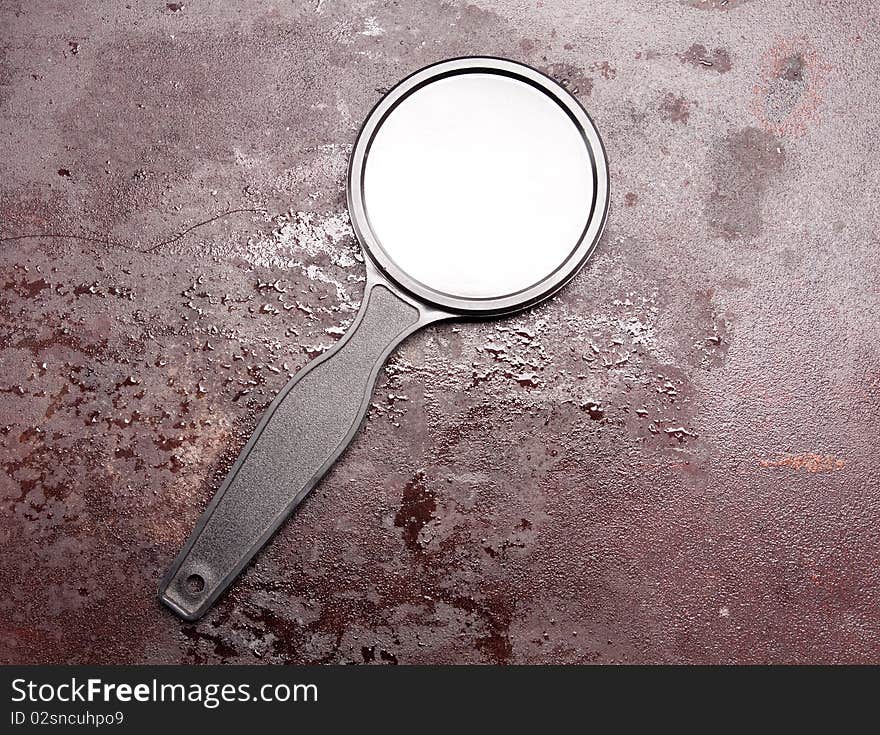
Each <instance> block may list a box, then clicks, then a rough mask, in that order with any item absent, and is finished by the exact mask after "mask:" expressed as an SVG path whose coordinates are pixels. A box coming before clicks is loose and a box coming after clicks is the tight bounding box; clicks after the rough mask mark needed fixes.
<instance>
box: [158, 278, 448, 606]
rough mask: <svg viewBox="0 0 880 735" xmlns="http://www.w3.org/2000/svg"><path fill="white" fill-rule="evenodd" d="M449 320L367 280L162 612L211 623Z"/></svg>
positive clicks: (245, 468)
mask: <svg viewBox="0 0 880 735" xmlns="http://www.w3.org/2000/svg"><path fill="white" fill-rule="evenodd" d="M443 316H445V315H443V314H441V313H439V312H434V311H432V310H430V309H427V308H425V307H421V306H417V305H416V303H414V302H412V301H410V300H408V299H406V298H404V297H403V296H401V295H400V294H398V293H397V292H396V291H394V290H393V289H392V287H390V286H389V285H387V284H385V283H384V282H382V281H381V280H379V279H378V277H376V276H375V275H371V277H369V278H368V281H367V287H366V291H365V293H364V301H363V304H362V306H361V310H360V312H359V313H358V315H357V318H356V319H355V321H354V323H353V324H352V326H351V328H350V329H349V330H348V332H347V333H346V334H345V336H344V337H343V338H342V339H341V340H340V342H339V343H338V344H337V345H336V346H335V347H334V348H333V350H331V351H329V352H327V353H325V354H324V355H322V356H321V357H320V358H318V359H316V360H314V361H313V362H311V363H309V364H308V365H307V366H306V367H305V368H303V369H302V370H301V371H300V372H299V373H298V374H297V375H295V376H294V378H293V379H292V380H291V381H290V382H289V383H288V384H287V385H286V386H285V387H284V389H283V390H282V391H281V393H279V394H278V397H277V398H276V399H275V401H274V402H273V403H272V405H271V406H270V407H269V409H268V411H266V414H265V415H264V416H263V418H262V420H261V421H260V424H259V426H257V429H256V431H255V432H254V435H253V436H252V437H251V439H250V441H249V442H248V443H247V446H245V448H244V450H243V451H242V453H241V455H240V456H239V458H238V460H237V461H236V463H235V466H234V467H233V468H232V470H231V471H230V473H229V475H228V476H227V477H226V480H225V481H224V482H223V485H222V486H221V487H220V489H219V490H218V491H217V494H216V495H215V496H214V499H213V500H212V501H211V504H210V505H209V506H208V508H207V509H206V510H205V512H204V513H203V514H202V517H201V518H200V519H199V522H198V524H197V525H196V527H195V529H194V530H193V532H192V534H191V535H190V537H189V539H188V541H187V542H186V544H185V546H184V547H183V550H182V551H181V552H180V554H179V555H178V557H177V559H176V560H175V562H174V564H173V565H172V566H171V568H170V569H169V570H168V573H167V574H166V575H165V578H164V579H163V580H162V583H161V584H160V586H159V597H160V599H161V600H162V602H164V603H165V604H166V605H168V607H170V608H171V609H172V610H174V612H175V613H177V614H178V615H180V616H181V617H182V618H184V619H186V620H197V619H198V618H200V617H201V616H202V615H204V614H205V612H206V611H207V609H208V608H209V607H210V606H211V604H212V603H213V602H214V601H215V600H216V599H217V597H219V596H220V594H222V592H223V591H224V590H225V589H226V588H227V587H228V586H229V585H230V584H231V582H232V581H233V580H234V579H235V577H236V576H237V575H238V573H239V572H240V571H241V570H242V569H243V568H244V567H245V566H246V565H247V563H248V562H249V561H250V560H251V558H252V557H253V556H254V554H256V553H257V551H259V549H260V548H261V547H262V546H263V544H265V543H266V541H267V540H268V539H269V538H270V537H271V536H272V534H273V533H274V532H275V531H276V530H277V529H278V527H279V526H280V525H281V524H282V523H283V522H284V520H285V519H286V518H287V516H289V515H290V514H291V513H292V512H293V510H294V508H296V506H297V505H299V503H300V502H301V501H302V499H303V498H304V497H305V496H306V495H307V494H308V493H309V491H310V490H311V489H312V488H313V487H314V486H315V485H316V484H317V483H318V481H319V480H320V479H321V477H322V476H323V475H324V473H325V472H326V471H327V470H328V469H329V468H330V465H332V464H333V462H334V461H335V460H336V458H337V457H338V456H339V455H340V454H341V453H342V452H343V450H344V449H345V447H346V446H347V445H348V443H349V442H350V441H351V439H352V437H353V436H354V434H355V432H356V431H357V429H358V427H359V426H360V424H361V422H362V421H363V418H364V416H365V415H366V412H367V407H368V406H369V404H370V395H371V393H372V390H373V386H374V384H375V382H376V375H377V374H378V372H379V368H380V367H381V366H382V364H383V363H384V362H385V358H386V357H387V356H388V354H389V353H390V352H391V350H392V349H394V347H395V346H396V345H397V344H398V343H399V342H400V341H401V340H403V339H404V337H406V336H407V335H409V334H410V333H412V332H413V331H415V330H416V329H418V328H419V327H420V326H422V325H424V324H427V323H428V322H432V321H435V320H437V319H439V318H442V317H443Z"/></svg>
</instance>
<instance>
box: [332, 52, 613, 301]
mask: <svg viewBox="0 0 880 735" xmlns="http://www.w3.org/2000/svg"><path fill="white" fill-rule="evenodd" d="M474 73H488V74H499V75H503V76H508V77H512V78H514V79H517V80H519V81H522V82H525V83H527V84H529V85H531V86H533V87H535V88H537V89H538V90H540V91H541V92H543V93H545V94H546V95H548V96H549V97H550V98H551V99H553V100H554V101H555V102H556V103H557V104H558V105H559V106H560V107H562V108H563V110H564V111H565V112H566V113H567V114H568V117H569V118H570V119H571V121H572V123H573V124H574V125H575V126H576V127H577V128H578V129H579V131H580V133H581V135H582V136H583V138H584V142H585V143H586V148H587V151H588V153H589V155H590V160H591V162H592V167H593V184H594V186H593V201H592V208H591V211H590V214H589V217H588V218H587V224H586V226H585V227H584V230H583V232H582V233H581V237H580V239H579V240H578V241H577V243H576V244H575V245H574V246H573V247H572V250H571V252H570V253H569V255H568V257H567V258H566V259H565V260H564V261H563V262H562V263H560V264H559V266H558V267H557V268H556V270H554V271H553V272H552V273H550V274H549V275H547V276H546V277H545V278H543V279H541V280H540V281H538V282H537V283H535V284H533V285H531V286H529V287H527V288H525V289H523V290H521V291H518V292H516V293H512V294H508V295H505V296H500V297H489V298H473V297H462V296H456V295H454V294H449V293H445V292H443V291H438V290H436V289H433V288H431V287H430V286H428V285H427V284H424V283H422V282H421V281H418V280H416V279H414V278H412V277H411V276H410V275H408V274H407V273H406V272H405V271H403V270H402V269H401V268H400V267H399V266H398V265H397V264H396V263H395V262H394V260H393V259H392V258H391V257H390V256H389V255H388V253H387V252H386V251H385V250H384V249H383V248H382V244H381V242H380V241H379V239H378V238H377V237H376V235H375V233H374V232H373V229H372V227H371V225H370V220H369V217H368V215H367V211H366V206H365V203H364V189H363V187H364V168H365V166H366V162H367V158H368V156H369V152H370V146H371V145H372V142H373V140H374V138H375V137H376V133H377V132H378V130H379V128H380V127H381V125H382V123H383V122H384V121H385V119H386V118H387V117H388V115H389V114H390V113H391V112H392V111H393V110H394V108H395V107H396V106H397V105H398V104H400V103H401V102H402V101H403V100H404V99H406V98H407V97H408V96H409V95H410V94H412V93H413V92H415V91H416V90H418V89H420V88H422V87H424V86H425V85H427V84H430V83H431V82H435V81H438V80H440V79H444V78H446V77H450V76H455V75H458V74H474ZM608 194H609V181H608V161H607V158H606V155H605V147H604V146H603V144H602V139H601V138H600V137H599V133H598V131H597V130H596V127H595V126H594V125H593V121H592V120H591V119H590V116H589V115H588V114H587V112H586V110H585V109H584V108H583V106H582V105H581V104H580V102H578V101H577V99H575V98H574V97H573V96H572V95H571V94H570V93H569V92H568V91H567V90H566V89H565V88H564V87H562V86H561V85H560V84H558V83H557V82H556V81H554V80H553V79H551V78H550V77H548V76H547V75H546V74H543V73H542V72H539V71H538V70H537V69H533V68H532V67H530V66H526V65H525V64H520V63H518V62H515V61H509V60H507V59H499V58H494V57H490V56H469V57H463V58H459V59H450V60H448V61H441V62H439V63H437V64H432V65H431V66H427V67H425V68H423V69H420V70H419V71H417V72H415V73H413V74H411V75H410V76H408V77H407V78H406V79H404V80H403V81H402V82H400V83H399V84H398V85H397V86H395V87H394V88H393V89H391V90H390V91H389V92H388V93H387V94H386V95H385V96H384V97H383V98H382V99H381V100H380V101H379V102H378V103H377V104H376V106H375V107H373V109H372V110H371V111H370V114H369V115H367V118H366V120H365V121H364V124H363V125H362V126H361V129H360V132H359V133H358V137H357V141H356V142H355V145H354V149H353V150H352V154H351V160H350V162H349V168H348V187H347V196H348V211H349V215H350V216H351V222H352V226H353V228H354V231H355V234H356V235H357V238H358V240H359V241H360V244H361V246H362V248H363V249H364V251H365V252H366V254H367V255H368V257H369V258H370V259H371V260H372V261H373V263H375V265H376V266H377V267H378V268H379V270H380V271H381V272H382V273H383V274H384V275H385V276H386V277H387V278H389V279H390V280H391V281H392V282H393V283H395V284H397V285H398V286H399V287H401V288H402V289H403V290H404V291H406V292H409V293H410V294H412V295H413V296H415V297H416V298H418V299H419V300H421V301H424V302H427V303H429V304H433V305H435V306H437V307H440V308H442V309H444V310H446V311H451V312H455V313H460V314H472V315H491V314H503V313H507V312H512V311H517V310H519V309H523V308H526V307H527V306H530V305H532V304H535V303H537V302H539V301H542V300H544V299H546V298H547V297H549V296H551V295H553V294H554V293H555V292H556V291H557V290H559V289H560V288H562V286H564V285H565V284H566V283H567V282H568V281H569V280H570V279H571V278H572V277H573V276H574V275H575V274H576V273H577V272H578V271H579V270H580V268H581V266H583V264H584V263H585V262H586V261H587V260H588V259H589V257H590V255H591V254H592V252H593V250H594V248H595V247H596V243H597V242H598V241H599V238H600V237H601V235H602V230H603V229H604V227H605V220H606V218H607V214H608V202H609V196H608Z"/></svg>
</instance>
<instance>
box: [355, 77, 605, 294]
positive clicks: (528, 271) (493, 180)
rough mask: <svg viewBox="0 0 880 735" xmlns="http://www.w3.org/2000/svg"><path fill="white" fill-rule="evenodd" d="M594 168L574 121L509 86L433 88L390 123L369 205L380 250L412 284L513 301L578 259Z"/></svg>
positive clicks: (368, 183) (366, 191) (379, 140)
mask: <svg viewBox="0 0 880 735" xmlns="http://www.w3.org/2000/svg"><path fill="white" fill-rule="evenodd" d="M592 173H593V165H592V162H591V159H590V152H589V148H588V147H587V144H586V142H585V140H584V137H583V134H582V132H581V130H580V129H579V127H578V126H577V125H576V124H575V121H574V120H572V118H571V117H570V116H569V114H568V112H567V111H566V110H565V109H564V108H563V107H562V106H560V105H559V104H558V102H557V101H556V100H554V99H553V98H552V97H551V96H549V95H548V94H547V93H546V92H544V91H543V90H541V89H538V88H536V87H534V86H532V85H531V84H529V83H527V82H525V81H522V80H519V79H514V78H512V77H508V76H504V75H502V74H488V73H468V74H456V75H453V76H449V77H445V78H441V79H438V80H434V81H432V82H430V83H428V84H426V85H424V86H422V87H421V88H419V89H417V90H416V91H414V92H412V93H411V94H410V95H408V96H407V97H405V98H404V99H403V100H402V101H401V102H400V103H399V104H398V105H396V106H395V107H394V108H393V109H392V110H391V111H390V112H389V113H388V115H387V116H386V118H385V119H384V120H383V121H382V122H381V124H380V125H379V127H378V130H377V132H376V135H375V137H374V139H373V141H372V144H371V146H370V149H369V153H368V155H367V158H366V164H365V168H364V177H363V196H364V204H365V209H366V215H367V218H368V219H369V223H370V227H371V228H372V231H373V233H374V234H375V236H376V239H377V241H378V243H379V245H380V247H381V248H382V250H384V251H385V254H386V255H387V257H388V258H389V259H390V260H391V261H393V262H394V263H395V264H396V265H397V267H399V268H400V269H401V270H402V271H403V272H404V273H406V274H407V275H408V276H409V277H411V278H413V279H415V280H416V281H418V282H420V283H421V284H423V285H424V286H426V287H428V288H430V289H433V290H435V291H439V292H441V293H444V294H447V295H450V296H454V297H461V298H476V299H494V298H499V297H504V296H510V295H512V294H516V293H517V292H519V291H522V290H524V289H526V288H529V287H530V286H533V285H534V284H536V283H538V282H540V281H542V280H543V279H545V278H547V277H548V276H549V275H550V274H552V273H553V272H554V271H555V270H556V269H558V268H559V267H561V265H562V264H564V263H565V262H566V260H567V259H568V258H569V256H570V255H571V254H572V253H573V252H574V251H575V249H576V247H577V245H578V243H579V241H580V240H581V238H582V236H583V233H584V230H585V228H586V227H587V224H588V222H589V219H590V216H591V212H592V204H593V194H594V182H593V176H592Z"/></svg>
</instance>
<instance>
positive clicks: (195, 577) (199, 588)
mask: <svg viewBox="0 0 880 735" xmlns="http://www.w3.org/2000/svg"><path fill="white" fill-rule="evenodd" d="M185 586H186V591H187V592H189V593H190V594H191V595H198V594H201V593H202V592H203V591H204V589H205V578H204V577H203V576H202V575H201V574H190V575H189V576H188V577H187V578H186V582H185Z"/></svg>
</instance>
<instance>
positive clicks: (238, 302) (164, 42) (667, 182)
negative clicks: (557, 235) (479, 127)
mask: <svg viewBox="0 0 880 735" xmlns="http://www.w3.org/2000/svg"><path fill="white" fill-rule="evenodd" d="M178 7H180V6H179V5H177V4H168V5H166V4H164V3H151V4H150V3H136V2H129V3H126V4H112V5H102V4H97V5H96V4H87V3H80V2H70V3H64V4H58V3H35V2H30V3H24V2H22V3H18V4H17V3H14V2H13V3H9V2H7V3H3V5H2V11H0V12H2V22H0V29H2V30H0V33H2V43H0V150H2V160H3V162H4V163H3V177H2V180H0V222H2V225H0V227H2V235H3V236H6V237H19V236H24V235H34V234H43V235H44V236H43V237H37V238H30V237H28V238H24V239H16V240H4V241H3V242H2V249H0V258H2V268H3V270H2V273H3V292H2V302H0V317H2V332H0V340H2V352H0V354H2V367H3V371H2V385H0V390H2V394H0V409H2V419H0V427H2V436H3V447H2V453H3V456H2V465H3V474H2V476H0V481H2V503H3V513H2V517H0V518H2V520H0V546H2V549H0V589H2V590H3V592H4V594H3V599H2V601H0V659H2V661H3V662H19V663H23V662H27V663H37V662H43V661H76V662H128V661H143V662H147V661H157V662H178V661H185V662H195V661H229V662H255V663H256V662H282V661H289V662H316V661H333V662H368V663H393V662H395V661H396V662H400V663H410V662H444V661H474V662H484V661H488V662H495V661H499V662H539V661H590V662H610V661H694V662H716V661H741V662H766V661H789V662H794V661H823V662H824V661H851V662H858V661H876V660H877V659H878V658H880V655H878V653H880V634H878V630H877V619H878V612H880V610H878V607H880V591H878V571H877V569H878V564H877V561H878V557H880V534H878V530H877V529H878V520H880V494H878V491H877V483H878V470H877V467H878V466H880V463H878V456H877V441H876V437H877V433H878V428H880V427H878V423H880V422H878V411H877V407H878V399H880V354H878V347H877V345H878V343H880V341H878V333H877V331H878V330H877V327H876V325H875V324H874V320H873V316H874V315H875V314H876V313H878V268H880V266H878V262H877V257H876V253H877V235H876V229H877V227H876V226H877V220H878V204H877V202H878V201H880V199H878V197H877V187H878V181H877V175H876V171H877V170H878V169H880V160H878V157H880V153H878V148H877V146H876V130H877V126H878V122H880V120H878V113H877V107H876V104H875V102H876V84H877V54H876V41H875V39H876V36H877V14H876V13H877V11H876V9H874V8H873V7H872V6H871V4H869V3H843V2H820V1H819V0H814V1H813V2H805V1H803V0H793V1H792V2H788V3H760V2H755V1H752V2H749V1H747V0H730V1H729V2H727V3H724V2H719V1H718V0H705V2H702V1H701V0H687V1H683V2H666V1H664V2H660V1H659V0H657V1H655V2H643V3H628V2H619V0H613V1H612V0H597V1H596V2H591V3H589V4H586V5H585V4H584V3H582V2H574V0H572V1H571V2H567V1H562V2H553V3H551V2H544V3H540V2H533V3H519V2H480V3H478V4H467V5H465V4H459V3H450V4H437V3H431V2H402V3H398V4H393V3H389V4H384V3H368V2H359V3H351V4H341V3H334V2H331V1H330V0H323V2H320V1H319V2H315V3H306V4H299V3H277V4H272V3H265V2H254V3H248V4H247V6H246V7H245V6H244V5H241V6H239V7H237V8H235V9H230V8H229V7H228V4H226V3H219V2H214V3H212V2H199V3H192V4H190V3H185V4H183V6H182V9H179V10H176V8H178ZM470 53H490V54H495V55H500V56H508V57H511V58H514V59H519V60H522V61H524V62H526V63H529V64H532V65H534V66H536V67H537V68H539V69H541V70H543V71H546V72H547V73H549V74H551V75H552V76H554V77H555V78H556V79H558V80H560V81H561V82H563V83H564V84H565V85H567V86H568V88H569V89H570V90H572V91H573V92H574V93H575V94H576V96H577V97H578V98H579V99H581V100H582V101H583V103H584V104H585V106H586V107H587V109H588V110H589V111H590V113H591V115H592V116H593V118H594V119H595V121H596V125H597V127H598V128H599V129H600V130H601V131H602V133H603V138H604V141H605V143H606V146H607V149H608V156H609V161H610V168H611V178H612V181H613V182H614V185H613V188H612V200H613V201H612V210H611V216H610V220H609V225H608V228H607V230H606V234H605V236H604V238H603V240H602V241H601V242H600V244H599V247H598V248H597V250H596V253H595V256H594V258H593V259H592V260H591V261H590V263H589V264H588V266H587V267H586V268H585V269H584V271H582V272H581V274H579V275H578V277H577V278H575V279H574V280H573V281H572V283H570V284H569V285H568V286H567V287H566V288H565V289H564V290H563V291H562V292H560V294H559V295H558V296H557V297H555V298H554V299H552V300H551V301H550V302H548V303H547V304H545V305H542V306H539V307H537V308H535V309H534V310H532V311H530V312H528V313H526V314H523V315H520V316H517V317H513V318H510V319H508V320H506V321H502V322H499V323H489V322H487V323H478V324H462V325H452V324H442V325H438V326H435V327H429V328H428V329H427V330H424V331H422V332H420V333H418V334H417V335H415V336H414V337H412V338H410V339H409V340H407V341H406V342H405V343H404V344H403V346H402V347H401V349H400V350H398V351H397V352H396V353H395V354H394V355H393V356H392V358H391V360H390V363H389V365H388V367H387V369H386V370H385V371H384V372H383V374H382V375H380V378H379V384H378V387H377V393H376V394H375V396H374V401H375V405H374V406H373V407H372V409H371V411H370V413H369V416H368V419H367V422H366V424H365V426H364V428H363V430H362V431H361V433H360V434H359V435H358V436H357V437H356V439H355V441H354V442H353V444H352V446H351V447H350V449H349V451H348V452H347V453H346V455H345V457H344V459H343V461H342V462H341V463H338V464H337V465H336V466H335V467H334V468H333V469H332V470H331V471H330V473H329V474H328V475H327V477H326V478H325V480H324V481H323V483H322V484H321V485H320V486H319V487H318V488H317V490H316V491H315V492H314V493H313V494H312V495H311V496H310V498H309V499H308V500H307V501H306V502H305V503H304V504H303V505H302V506H301V508H300V510H299V512H298V514H297V519H296V522H295V523H293V524H288V525H287V526H286V527H285V528H284V529H283V530H282V531H281V532H280V534H279V535H278V536H277V537H276V539H275V541H274V543H273V544H272V545H271V546H270V547H268V548H267V550H266V551H265V553H263V554H261V555H260V556H259V558H258V560H257V561H256V563H255V565H254V566H253V567H252V568H251V569H250V570H249V571H248V572H247V573H246V574H245V575H244V576H243V577H242V578H241V579H240V580H239V582H238V583H237V585H236V586H235V588H234V589H233V590H232V591H231V593H230V594H229V595H228V596H226V597H225V598H224V599H223V601H222V602H221V603H220V604H219V605H218V606H217V607H216V608H215V609H214V610H212V611H211V612H210V613H209V615H208V616H206V618H205V619H204V620H202V621H201V622H200V623H199V624H197V625H188V624H181V623H180V622H179V621H178V620H177V619H176V618H175V617H174V616H173V615H172V614H171V613H169V612H168V611H166V610H164V609H162V608H161V607H160V606H159V604H158V603H157V602H156V599H155V587H156V582H157V580H158V579H159V577H160V576H161V574H162V572H163V570H164V569H165V568H166V567H167V566H168V564H169V563H170V562H171V560H172V558H173V556H174V554H175V552H176V550H177V549H178V548H179V547H180V545H181V544H182V542H183V541H184V539H185V538H186V536H187V534H188V532H189V530H190V529H191V528H192V526H193V524H194V522H195V520H196V518H197V517H198V515H199V513H200V512H201V510H202V509H203V508H204V507H205V504H206V503H207V502H208V500H209V498H210V497H211V495H212V493H213V490H214V489H215V488H216V484H217V482H218V481H219V480H221V479H222V477H223V476H224V474H225V472H226V471H227V470H228V468H229V464H230V462H231V461H233V460H234V458H235V457H236V455H237V453H238V451H239V450H240V448H241V447H242V446H243V445H244V443H245V441H246V439H247V437H248V436H249V434H250V432H251V431H252V430H253V428H254V426H255V425H256V422H257V420H258V418H259V416H260V414H261V412H262V410H263V409H264V408H265V406H266V405H267V404H268V403H269V401H270V400H271V398H272V396H273V395H274V394H275V393H276V392H277V391H278V390H279V389H280V388H281V387H282V386H283V385H284V384H285V382H286V380H287V375H288V374H289V373H292V372H294V371H295V370H296V369H297V368H299V367H301V366H302V365H303V364H305V363H306V361H307V360H308V359H309V358H310V357H312V356H315V355H317V354H319V353H320V352H321V351H322V350H324V349H326V347H327V346H329V345H331V344H333V342H334V340H335V339H337V338H338V336H339V335H340V331H341V329H342V328H343V327H344V326H346V325H347V324H348V323H349V322H350V321H351V319H352V318H353V317H354V313H355V309H356V307H357V300H358V299H359V298H360V294H361V292H362V287H363V283H362V280H363V277H364V266H363V264H362V263H361V262H360V261H359V259H358V257H359V256H358V254H357V251H356V248H355V244H354V241H353V238H352V233H351V229H350V224H349V222H348V219H347V215H346V213H345V194H344V178H345V165H346V161H347V157H348V154H349V150H350V145H351V143H352V142H353V140H354V136H355V134H356V131H357V126H358V125H359V124H360V122H361V120H362V119H363V118H364V116H365V115H366V113H367V112H368V110H369V109H370V107H371V106H372V105H373V104H374V103H375V102H376V100H377V99H378V98H379V96H380V94H381V93H382V91H383V90H384V89H386V88H387V87H389V86H390V85H392V84H394V83H395V82H396V81H397V80H398V79H399V78H400V77H401V76H402V75H404V74H406V73H408V72H410V71H412V70H414V69H417V68H419V67H420V66H423V65H425V64H427V63H430V62H432V61H435V60H439V59H441V58H445V57H449V56H455V55H461V54H470ZM228 210H261V211H260V212H255V211H237V212H234V213H232V214H227V215H225V216H222V217H219V218H215V217H216V215H218V214H220V213H223V212H226V211H228ZM263 211H265V214H263V213H262V212H263ZM71 235H76V236H77V237H78V238H80V239H73V238H71V237H70V236H71Z"/></svg>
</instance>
